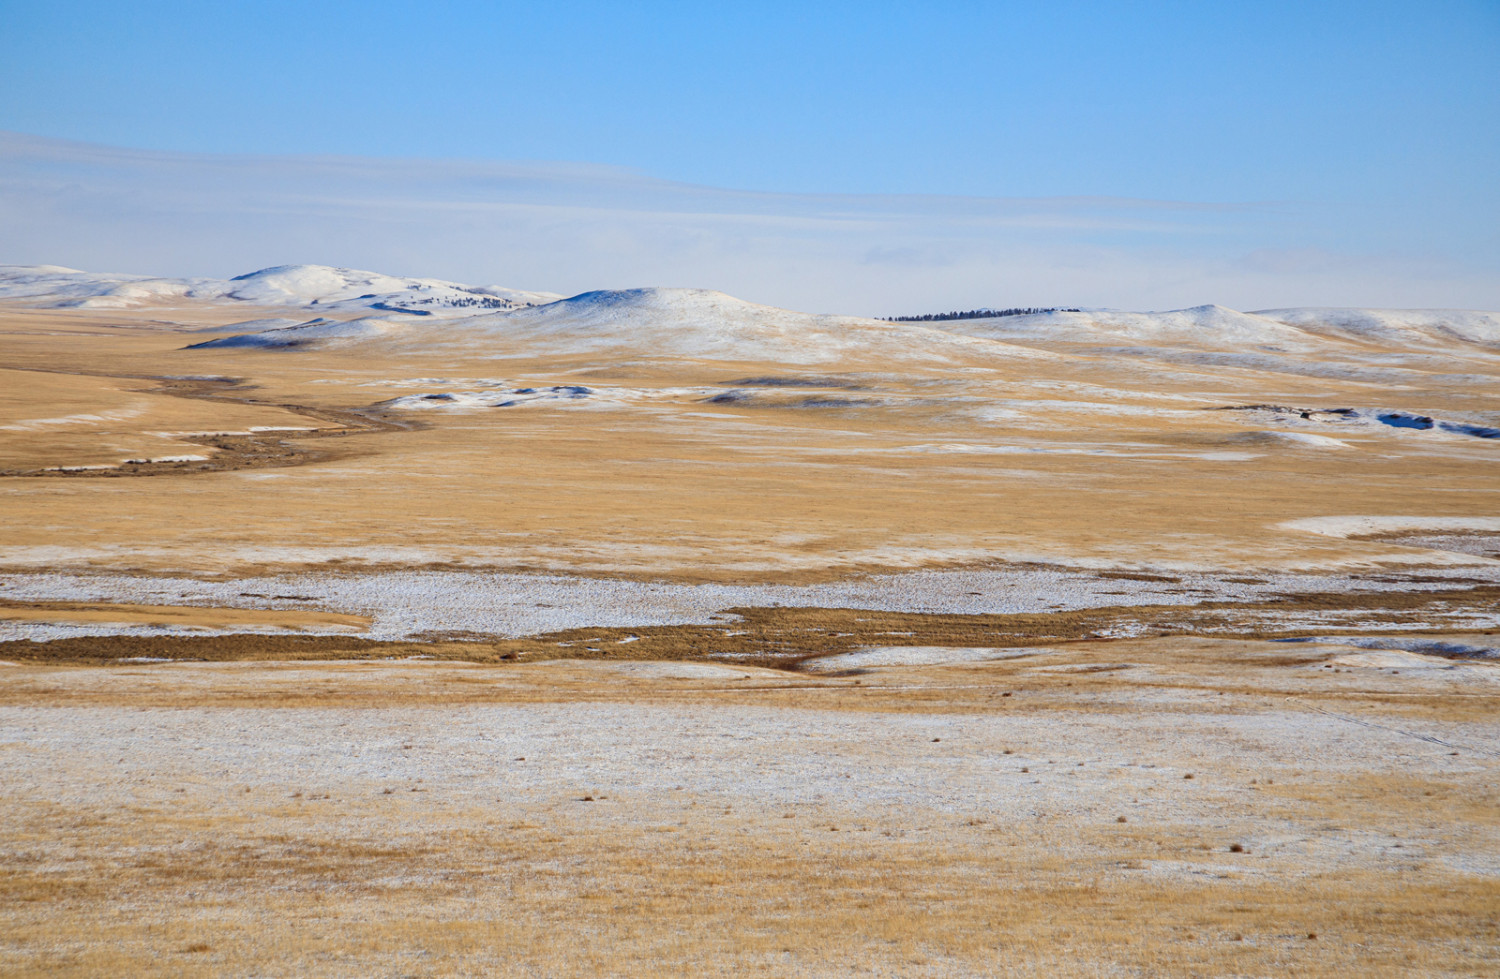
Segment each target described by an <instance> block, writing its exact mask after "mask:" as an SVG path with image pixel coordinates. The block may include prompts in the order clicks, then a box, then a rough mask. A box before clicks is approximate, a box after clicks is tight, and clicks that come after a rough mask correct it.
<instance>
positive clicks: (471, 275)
mask: <svg viewBox="0 0 1500 979" xmlns="http://www.w3.org/2000/svg"><path fill="white" fill-rule="evenodd" d="M0 223H3V226H4V228H5V229H6V230H5V234H4V236H3V240H0V262H4V263H10V264H59V265H71V266H75V267H80V268H87V269H90V270H99V271H126V272H143V273H152V274H166V275H209V276H219V277H223V276H229V275H235V274H239V273H242V272H247V271H251V270H253V269H256V268H260V267H264V266H267V265H276V264H287V263H303V262H305V263H315V264H325V265H342V266H346V267H353V268H366V269H373V270H379V271H385V272H391V273H397V274H409V275H427V276H434V277H440V278H448V279H453V280H456V281H462V282H471V283H479V284H498V285H506V286H510V287H514V288H522V289H538V290H546V291H551V292H561V293H576V292H581V291H584V290H587V289H595V288H613V287H627V286H637V285H690V286H704V287H710V288H716V289H722V290H724V291H726V292H729V293H732V294H734V295H738V296H741V297H743V298H746V299H751V300H754V301H757V302H766V303H771V304H775V305H780V306H788V307H791V308H797V309H805V310H811V311H818V312H847V313H861V314H873V315H883V314H891V313H910V312H921V311H932V310H938V309H947V308H954V307H972V306H980V305H996V306H1006V305H1050V304H1057V305H1086V306H1115V307H1123V308H1140V309H1150V308H1175V307H1181V306H1188V305H1195V304H1198V303H1205V302H1217V303H1222V304H1225V305H1231V306H1237V307H1239V308H1265V307H1272V306H1283V305H1324V304H1326V305H1372V306H1373V305H1386V306H1452V307H1459V306H1470V307H1490V308H1494V307H1496V306H1500V277H1496V276H1495V275H1492V274H1488V272H1489V270H1487V269H1485V268H1483V263H1482V261H1479V260H1477V259H1475V258H1474V257H1473V255H1472V253H1470V252H1465V251H1464V250H1463V249H1454V252H1455V253H1456V254H1450V255H1444V254H1432V253H1427V254H1419V255H1407V254H1402V253H1401V252H1400V251H1399V249H1398V248H1395V247H1392V246H1391V243H1390V241H1389V237H1388V236H1387V237H1382V236H1381V235H1379V234H1374V233H1373V232H1372V230H1371V229H1374V228H1377V227H1378V226H1379V225H1380V215H1378V214H1375V213H1373V212H1370V213H1367V212H1361V211H1359V210H1358V209H1353V208H1349V207H1344V208H1331V207H1327V206H1321V205H1312V204H1296V203H1287V202H1275V203H1264V204H1245V203H1222V204H1220V203H1193V202H1176V201H1142V200H1128V199H1113V198H1046V199H1024V198H1016V199H1011V198H960V197H936V196H920V195H890V196H870V195H807V194H771V193H763V192H754V191H737V190H721V189H716V188H712V187H700V186H694V185H687V184H678V183H672V182H670V181H664V180H659V179H655V178H652V177H648V176H644V175H641V174H637V173H633V172H630V171H627V170H621V169H617V168H612V167H606V166H596V165H587V164H568V163H560V164H543V163H504V162H494V163H489V162H475V161H451V160H431V161H429V160H409V159H364V158H347V157H238V156H211V155H194V154H178V153H160V152H153V151H147V150H131V149H118V148H113V147H101V146H94V145H90V144H81V143H70V142H65V141H59V140H51V139H44V138H40V137H34V136H27V135H22V134H13V133H0ZM1371 242H1373V243H1374V245H1373V246H1372V244H1371ZM1356 245H1357V246H1358V247H1356ZM1382 246H1383V247H1382Z"/></svg>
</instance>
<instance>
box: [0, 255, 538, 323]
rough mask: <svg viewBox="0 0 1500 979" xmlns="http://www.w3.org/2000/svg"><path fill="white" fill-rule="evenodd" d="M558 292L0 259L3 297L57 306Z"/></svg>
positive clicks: (450, 310)
mask: <svg viewBox="0 0 1500 979" xmlns="http://www.w3.org/2000/svg"><path fill="white" fill-rule="evenodd" d="M557 298H559V297H558V296H556V295H554V294H552V293H543V292H523V291H520V290H517V289H506V288H502V287H500V286H468V285H461V284H459V283H456V282H446V281H444V280H441V279H421V278H415V277H403V276H392V275H383V274H381V273H379V272H362V271H359V270H356V269H342V268H332V267H330V266H326V265H278V266H275V267H273V268H267V269H261V270H259V271H257V272H251V273H249V274H247V275H241V276H236V277H235V278H233V279H171V278H155V277H152V276H144V275H124V274H110V273H98V272H80V271H78V270H77V269H69V268H63V267H61V266H57V265H6V266H0V299H9V300H21V301H24V302H26V303H27V304H28V305H33V306H42V307H55V308H85V309H89V308H98V309H122V308H129V307H133V306H151V305H170V304H171V303H173V302H175V301H181V300H196V301H207V302H222V303H247V304H254V305H260V306H290V307H301V308H305V309H316V310H319V311H328V312H345V311H350V310H365V309H370V310H382V311H392V312H403V313H411V314H414V315H427V316H431V315H437V316H468V315H473V314H475V313H479V312H485V311H495V310H510V309H522V308H525V307H527V306H531V305H537V304H541V303H549V302H552V301H554V300H556V299H557Z"/></svg>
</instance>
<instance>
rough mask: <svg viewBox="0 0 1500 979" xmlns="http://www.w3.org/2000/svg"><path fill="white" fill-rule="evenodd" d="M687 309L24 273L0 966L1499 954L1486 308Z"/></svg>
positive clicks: (7, 353)
mask: <svg viewBox="0 0 1500 979" xmlns="http://www.w3.org/2000/svg"><path fill="white" fill-rule="evenodd" d="M361 298H363V297H361ZM690 298H692V299H693V302H700V301H701V297H690ZM724 299H725V300H727V297H724ZM632 301H635V300H632ZM652 301H653V302H655V301H657V300H655V299H653V300H652ZM711 302H712V304H715V305H714V306H713V308H714V309H715V310H719V311H721V312H722V310H724V309H728V310H729V312H728V313H724V314H723V315H724V316H728V317H730V319H728V320H725V322H731V321H732V323H731V325H734V324H738V325H735V330H738V331H739V332H733V331H731V332H730V333H722V331H721V333H712V332H711V331H710V333H709V334H705V335H704V336H706V337H707V339H704V336H698V335H697V334H691V335H689V334H683V335H682V336H678V335H677V334H672V335H666V334H664V333H663V332H662V331H663V330H664V329H665V327H663V326H662V325H661V324H662V323H669V322H670V323H678V325H679V326H681V323H683V322H686V323H687V324H688V326H687V327H685V328H691V329H692V330H698V329H700V327H701V329H704V330H708V329H709V328H710V327H712V326H713V323H712V322H710V323H707V325H706V326H705V325H702V324H698V321H697V320H694V319H692V317H693V316H698V315H699V314H698V313H697V312H694V310H696V309H697V308H698V307H690V308H689V309H688V313H690V314H691V315H690V316H688V319H686V320H683V319H682V317H683V316H684V315H687V314H683V313H682V311H681V310H680V309H676V310H675V311H672V310H669V311H668V312H671V315H672V316H676V317H678V318H677V319H676V320H673V319H672V318H671V316H667V315H666V314H665V313H660V311H658V312H657V313H654V314H653V315H656V316H657V319H653V320H652V321H651V323H650V324H649V325H651V326H652V331H654V332H652V331H645V332H641V333H639V335H637V334H636V333H635V332H632V331H633V329H634V328H633V327H632V326H631V324H632V323H634V321H633V320H630V319H629V317H628V316H627V317H625V318H623V319H620V318H619V316H617V315H616V312H609V313H608V316H606V317H605V319H604V320H600V319H599V317H600V316H602V315H604V314H600V313H599V312H598V311H597V310H592V311H590V312H589V313H588V315H589V316H591V317H594V319H582V320H578V321H577V323H581V324H583V325H582V326H578V327H577V329H578V330H584V328H585V327H587V328H588V329H591V330H593V331H594V332H593V333H587V331H586V330H585V331H584V333H581V334H577V335H574V334H570V333H568V332H567V331H566V330H565V331H563V333H561V334H559V333H557V332H556V331H555V330H554V331H553V332H550V333H543V332H539V331H540V327H538V326H537V325H536V324H537V323H538V322H540V323H542V324H543V325H547V324H548V323H550V322H551V321H550V320H547V319H546V317H548V316H553V317H554V318H555V314H554V313H551V312H546V311H543V312H538V313H535V314H533V313H532V312H527V311H525V310H523V311H522V312H520V313H517V314H515V316H516V317H518V318H516V319H514V320H507V319H503V318H502V319H500V320H496V321H495V322H498V323H500V324H501V325H502V326H504V325H505V324H506V323H512V322H515V323H530V324H531V325H530V326H528V327H527V330H530V332H526V331H525V330H521V329H519V327H518V328H517V330H516V331H514V332H513V333H504V332H503V331H501V332H499V333H497V332H496V328H495V327H493V325H491V326H487V327H485V328H484V330H479V329H478V328H471V327H467V326H465V322H466V321H464V320H462V319H459V320H453V321H443V322H441V323H429V322H428V321H427V320H425V319H418V318H416V317H412V318H410V319H409V321H408V320H400V319H399V318H398V319H397V320H396V321H393V322H394V325H390V324H387V323H386V322H385V321H380V322H379V323H377V324H375V325H374V326H361V327H359V330H363V331H364V332H363V333H358V332H357V331H356V333H350V334H349V336H347V337H342V338H340V337H335V338H334V339H332V340H327V341H324V340H319V341H317V342H309V343H307V344H302V345H296V346H287V347H284V348H266V347H263V346H262V347H256V346H211V347H206V348H205V347H201V346H195V345H197V344H200V343H202V342H203V341H205V340H211V339H213V338H215V337H222V336H228V335H232V334H235V333H237V332H241V331H239V330H236V329H234V328H232V323H234V322H236V321H240V320H245V319H253V318H259V319H262V320H271V321H276V322H297V320H298V318H299V317H305V311H304V310H299V309H297V308H282V307H274V306H249V305H248V304H243V303H242V304H238V305H235V306H232V307H231V306H226V305H224V304H223V303H214V302H192V301H189V300H185V299H172V300H171V301H170V304H168V305H159V306H149V307H141V308H120V309H98V308H43V307H41V306H39V305H37V304H36V303H31V304H29V305H28V304H25V303H20V302H9V303H7V304H5V308H4V309H3V310H0V379H3V384H0V507H3V509H4V514H5V519H4V521H3V522H0V660H3V661H4V665H0V757H3V758H4V762H5V764H4V766H3V773H4V774H3V776H0V812H3V815H4V818H3V820H0V888H3V894H4V900H3V901H0V921H3V925H0V971H3V972H5V973H6V974H16V975H58V974H62V975H124V974H156V975H245V976H251V975H254V976H266V975H285V976H302V975H330V976H333V975H341V976H342V975H351V976H353V975H358V976H364V975H391V976H399V975H480V974H484V975H702V974H741V973H747V972H748V973H757V972H758V973H763V974H767V975H830V974H860V975H932V976H950V975H951V976H968V975H993V974H1012V975H1030V974H1034V975H1099V976H1116V975H1160V974H1167V975H1303V976H1345V975H1355V974H1358V975H1374V976H1418V975H1421V976H1426V975H1444V976H1477V975H1485V974H1489V973H1491V972H1493V971H1494V969H1495V968H1496V963H1497V959H1500V915H1497V911H1496V909H1497V908H1500V893H1497V891H1500V835H1497V829H1500V826H1497V823H1500V818H1497V816H1496V813H1497V812H1500V810H1497V807H1496V802H1497V799H1496V789H1495V786H1496V784H1497V779H1496V769H1497V766H1500V727H1497V721H1496V719H1495V718H1496V716H1497V715H1496V707H1497V703H1496V699H1497V697H1500V682H1497V681H1500V665H1497V658H1500V640H1497V637H1496V633H1497V631H1500V600H1497V593H1496V589H1497V587H1500V561H1497V560H1496V556H1497V554H1500V543H1497V541H1500V501H1497V496H1496V494H1497V493H1500V480H1497V479H1496V478H1495V475H1496V455H1495V453H1496V451H1497V449H1500V441H1497V440H1496V439H1494V438H1493V437H1492V436H1491V435H1488V434H1485V433H1487V432H1490V431H1492V429H1493V426H1494V425H1495V423H1496V422H1497V421H1500V416H1497V414H1496V413H1497V408H1500V406H1497V405H1496V404H1495V403H1494V399H1495V392H1496V390H1500V383H1497V382H1500V356H1497V355H1496V354H1495V353H1494V351H1493V349H1491V347H1490V346H1486V345H1484V344H1481V343H1473V342H1469V341H1464V342H1459V341H1458V340H1454V341H1453V342H1452V343H1451V344H1448V345H1447V346H1443V345H1442V344H1441V343H1440V344H1438V345H1437V346H1434V347H1430V348H1423V349H1413V348H1412V346H1411V344H1410V343H1407V342H1406V340H1409V337H1405V336H1404V335H1402V336H1399V337H1396V338H1395V339H1391V338H1384V339H1382V337H1381V336H1378V335H1375V334H1367V335H1360V336H1350V335H1344V334H1339V335H1338V336H1335V337H1332V338H1314V339H1313V340H1310V339H1308V338H1307V337H1306V336H1303V335H1301V334H1296V333H1294V332H1293V331H1292V328H1291V327H1286V330H1285V332H1286V335H1285V336H1284V337H1283V336H1282V334H1281V332H1277V331H1280V330H1281V329H1282V328H1281V327H1276V329H1275V330H1273V331H1272V332H1273V333H1275V336H1274V337H1273V339H1275V340H1276V341H1277V343H1276V344H1275V345H1273V344H1267V343H1262V342H1260V341H1261V340H1264V339H1265V338H1264V337H1259V338H1258V339H1256V342H1253V343H1251V342H1248V341H1243V340H1242V339H1241V340H1236V341H1235V342H1236V343H1238V344H1239V346H1238V347H1235V348H1234V349H1229V348H1226V347H1224V346H1223V345H1222V344H1220V345H1218V346H1214V345H1213V344H1205V343H1204V342H1200V340H1198V339H1194V338H1193V337H1192V336H1188V337H1187V338H1186V339H1185V338H1184V335H1183V334H1182V333H1181V331H1180V330H1179V331H1178V332H1177V333H1173V334H1171V335H1170V336H1164V337H1162V338H1158V339H1156V340H1150V342H1134V341H1133V343H1134V345H1133V346H1131V347H1130V348H1129V349H1122V348H1121V346H1120V345H1119V343H1117V342H1113V341H1110V345H1106V340H1105V339H1099V338H1094V339H1092V340H1088V337H1090V336H1092V334H1090V333H1089V330H1094V329H1096V328H1097V330H1100V331H1107V330H1108V329H1117V328H1118V323H1117V322H1116V321H1115V320H1110V319H1109V318H1108V317H1104V318H1101V320H1100V322H1099V323H1098V324H1087V323H1085V324H1083V325H1082V326H1078V327H1077V328H1076V329H1077V330H1078V331H1082V332H1079V333H1077V335H1075V334H1074V333H1066V332H1061V333H1060V332H1057V331H1054V333H1052V334H1049V335H1040V334H1039V335H1038V336H1035V337H1030V338H1027V337H1021V338H1019V339H1018V338H1017V337H1014V336H1010V337H1004V338H998V339H997V338H987V337H984V336H966V337H959V336H953V337H948V338H944V337H937V338H936V339H934V338H933V336H930V335H929V333H930V331H928V332H927V333H923V334H921V335H920V336H919V335H918V334H915V333H910V334H908V333H899V334H893V335H892V336H891V337H886V336H884V335H882V334H879V332H878V331H879V330H881V329H891V330H897V329H898V328H897V327H895V326H891V327H879V326H877V325H872V324H868V323H855V324H852V325H850V324H845V326H847V327H848V329H849V330H850V331H851V333H850V335H851V336H862V337H869V338H872V339H870V340H869V342H868V343H867V344H865V345H864V346H861V344H860V343H850V344H846V345H844V346H842V347H839V348H838V349H836V350H833V352H829V351H828V350H824V349H822V348H817V349H814V348H813V347H809V346H807V345H806V344H803V345H802V346H799V345H798V344H799V343H800V341H799V340H798V337H797V335H796V334H795V333H794V332H788V331H787V329H784V328H783V327H782V326H776V328H775V329H771V328H769V327H767V328H765V329H762V327H761V325H758V324H759V321H758V320H756V319H755V318H754V317H755V316H760V315H761V314H760V313H755V314H754V316H751V314H748V313H744V312H743V310H740V309H739V307H735V306H731V305H729V304H728V303H726V302H722V301H721V300H719V299H712V300H711ZM731 302H732V301H731ZM674 309H675V308H674ZM247 310H248V311H247ZM773 312H774V311H773ZM1231 312H1232V311H1223V312H1222V313H1220V312H1214V311H1210V313H1207V314H1201V315H1200V316H1199V319H1202V318H1203V317H1204V316H1207V317H1208V318H1209V319H1210V320H1213V321H1214V322H1219V321H1220V320H1222V321H1223V322H1225V323H1228V324H1230V325H1231V326H1236V328H1238V327H1239V326H1242V325H1243V324H1242V321H1244V318H1243V317H1241V319H1239V320H1236V319H1234V316H1240V314H1234V316H1231V315H1230V313H1231ZM329 315H331V316H332V320H331V322H335V323H337V322H338V321H339V319H340V317H347V318H349V319H351V320H352V319H354V318H355V316H356V313H353V312H347V311H346V312H343V313H337V314H329ZM506 315H510V314H506ZM620 315H621V316H623V314H620ZM632 315H634V314H632ZM715 315H719V314H718V313H716V314H715ZM767 315H769V314H767ZM1174 315H1175V314H1174ZM1299 315H1300V314H1299ZM528 316H529V317H531V319H525V317H528ZM735 316H738V317H740V320H734V319H733V317H735ZM609 317H615V318H614V319H610V318H609ZM746 317H749V318H748V319H747V318H746ZM1118 319H1119V318H1118V317H1117V318H1116V320H1118ZM1178 319H1182V317H1178ZM742 320H743V322H741V321H742ZM475 322H479V321H475ZM484 322H486V323H488V322H489V320H484ZM572 322H573V321H569V323H572ZM600 322H604V323H606V325H608V326H609V328H610V329H611V330H615V332H613V333H610V332H601V330H602V329H603V328H602V327H599V326H598V324H599V323H600ZM714 322H718V321H714ZM778 322H779V321H778ZM797 322H802V321H797ZM1070 322H1071V321H1070ZM1131 322H1132V323H1133V322H1134V321H1131ZM1153 322H1154V321H1153ZM1163 322H1166V323H1168V324H1169V325H1170V324H1172V323H1176V322H1177V320H1171V319H1170V318H1168V319H1165V320H1163ZM1194 322H1196V321H1194ZM1246 322H1248V321H1246ZM620 323H623V324H624V325H625V327H630V328H629V329H626V328H620V329H616V327H617V326H618V325H619V324H620ZM745 324H749V325H748V326H747V325H745ZM565 325H566V324H565ZM772 325H773V326H775V325H776V324H772ZM815 325H816V324H815ZM1252 325H1255V324H1253V323H1252ZM548 328H549V329H551V327H550V326H549V327H548ZM571 328H572V327H570V329H571ZM674 328H675V327H674ZM820 328H822V327H820ZM841 328H842V327H841ZM1132 328H1134V327H1132ZM1256 328H1257V329H1260V328H1261V327H1259V326H1256ZM317 329H319V330H323V331H324V332H325V333H326V332H327V330H328V328H327V327H326V326H319V327H318V328H317ZM351 329H354V328H352V327H351ZM901 329H904V328H901ZM1068 329H1069V330H1074V329H1075V327H1074V326H1069V327H1068ZM1172 329H1178V328H1177V327H1175V326H1173V327H1172ZM465 330H468V331H469V332H467V333H466V332H465ZM486 331H488V332H486ZM746 331H749V332H746ZM1101 336H1103V334H1101ZM620 337H624V338H625V339H623V340H622V339H620ZM1080 337H1084V339H1080ZM601 338H602V339H601ZM632 338H633V339H632ZM726 338H727V339H726ZM747 338H748V339H747ZM1148 339H1149V338H1148ZM1314 340H1316V342H1314ZM584 341H587V342H584ZM689 341H691V342H689ZM919 341H920V342H919ZM804 348H805V349H804ZM684 351H686V352H684ZM751 354H754V356H751ZM1424 425H1425V427H1424Z"/></svg>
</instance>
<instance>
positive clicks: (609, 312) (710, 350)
mask: <svg viewBox="0 0 1500 979" xmlns="http://www.w3.org/2000/svg"><path fill="white" fill-rule="evenodd" d="M356 343H360V344H365V345H369V346H371V347H372V348H374V349H378V350H380V351H381V352H383V353H387V354H392V355H397V354H399V355H404V356H423V355H430V354H439V355H446V354H452V353H453V352H455V351H460V350H461V351H464V352H467V353H468V354H470V355H472V356H475V357H482V356H486V355H488V356H493V357H519V356H547V355H553V356H572V355H580V354H582V355H605V354H608V355H610V356H613V357H631V358H652V359H674V358H680V359H689V360H718V361H756V362H767V363H776V364H784V365H805V364H829V363H834V362H837V361H840V360H845V359H850V358H855V359H868V358H889V359H891V360H892V361H893V363H901V362H908V361H909V362H917V363H951V362H955V361H961V360H964V359H967V358H972V357H987V356H990V357H993V356H1010V357H1026V358H1036V357H1038V356H1041V355H1039V354H1037V353H1036V352H1033V351H1028V350H1025V349H1022V348H1017V347H1011V346H1005V347H1001V346H999V345H997V344H995V343H994V342H992V341H988V340H985V339H977V338H970V337H964V336H957V335H954V334H951V333H948V332H945V331H941V330H933V329H928V328H925V327H919V326H913V325H910V324H904V323H903V324H898V323H886V322H883V321H880V320H871V319H863V318H859V317H852V316H823V315H815V314H810V313H799V312H793V311H791V310H785V309H777V308H775V307H772V306H762V305H758V304H755V303H749V302H745V301H743V300H740V299H735V298H734V297H732V296H727V295H725V294H724V293H722V292H714V291H711V290H707V289H627V290H611V291H601V292H588V293H584V294H582V295H579V296H574V297H572V298H570V299H564V300H561V301H558V302H554V303H549V304H547V305H543V306H535V307H530V308H525V309H519V310H516V311H513V312H505V313H496V314H491V315H482V316H471V317H467V318H464V319H455V320H445V321H441V322H432V321H426V320H421V319H417V318H414V317H410V316H379V317H362V318H360V319H355V320H349V321H344V322H330V321H311V322H308V323H306V324H300V325H296V326H291V327H284V328H279V329H271V330H263V331H259V332H255V333H249V334H242V335H236V336H231V337H225V338H222V339H218V340H212V341H208V342H205V343H203V344H201V346H202V347H206V348H214V347H260V348H267V349H278V348H291V347H303V346H309V345H318V346H349V345H351V344H356Z"/></svg>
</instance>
